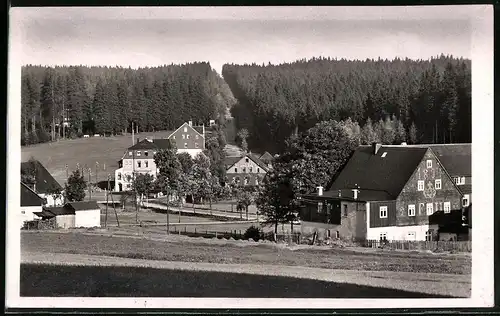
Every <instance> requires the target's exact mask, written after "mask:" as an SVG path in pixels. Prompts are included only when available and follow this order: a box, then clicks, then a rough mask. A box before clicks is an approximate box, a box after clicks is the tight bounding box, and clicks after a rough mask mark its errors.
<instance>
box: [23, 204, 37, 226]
mask: <svg viewBox="0 0 500 316" xmlns="http://www.w3.org/2000/svg"><path fill="white" fill-rule="evenodd" d="M41 211H42V206H41V205H40V206H21V211H20V214H19V222H20V225H21V227H23V226H24V222H25V221H32V220H35V219H38V216H36V215H35V214H33V213H34V212H41Z"/></svg>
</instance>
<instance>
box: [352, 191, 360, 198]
mask: <svg viewBox="0 0 500 316" xmlns="http://www.w3.org/2000/svg"><path fill="white" fill-rule="evenodd" d="M352 192H353V194H354V199H355V200H357V199H358V193H359V189H353V190H352Z"/></svg>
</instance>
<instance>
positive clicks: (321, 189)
mask: <svg viewBox="0 0 500 316" xmlns="http://www.w3.org/2000/svg"><path fill="white" fill-rule="evenodd" d="M316 189H318V196H322V195H323V187H322V186H321V185H320V186H319V187H316Z"/></svg>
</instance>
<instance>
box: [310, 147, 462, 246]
mask: <svg viewBox="0 0 500 316" xmlns="http://www.w3.org/2000/svg"><path fill="white" fill-rule="evenodd" d="M326 189H327V190H326V192H325V193H324V194H323V193H321V195H319V193H318V194H316V195H305V196H303V199H304V200H305V201H306V202H305V203H303V205H304V207H303V211H302V212H301V219H302V226H303V230H315V231H318V230H323V231H324V230H331V231H333V232H334V233H327V234H329V235H330V236H332V235H333V236H336V237H337V238H345V239H372V240H373V239H375V240H379V239H387V240H439V239H445V240H449V239H450V234H453V233H454V234H455V238H457V236H459V235H460V234H462V233H463V227H462V212H463V206H462V204H463V193H462V192H461V191H460V189H459V187H458V186H457V185H456V183H455V181H454V179H453V178H452V177H451V176H450V174H449V173H448V172H447V170H446V169H445V167H444V166H443V164H442V163H441V161H440V159H439V158H438V156H437V155H436V154H435V152H434V151H433V149H432V148H430V147H426V146H420V147H416V146H415V147H411V146H382V145H380V144H374V145H373V146H361V147H359V148H358V149H357V150H356V151H355V152H354V154H353V155H352V157H351V158H350V159H349V161H348V162H347V164H346V165H345V166H344V168H343V169H342V170H341V171H340V173H339V174H338V175H337V176H336V177H335V178H334V179H333V180H332V181H331V182H330V184H329V186H328V187H327V188H326ZM321 191H322V190H321ZM315 200H317V202H316V203H315V202H314V201H315ZM325 205H326V206H325ZM339 209H340V214H341V216H340V221H339V216H338V214H339ZM312 213H316V214H324V215H321V216H319V217H317V218H314V216H312V215H311V214H312ZM332 216H333V218H335V221H333V222H328V219H330V218H332ZM324 218H327V221H325V220H324ZM354 219H355V220H354ZM363 219H365V221H363ZM318 223H320V225H318ZM325 224H326V225H325ZM363 232H365V234H364V236H363ZM452 238H453V237H452Z"/></svg>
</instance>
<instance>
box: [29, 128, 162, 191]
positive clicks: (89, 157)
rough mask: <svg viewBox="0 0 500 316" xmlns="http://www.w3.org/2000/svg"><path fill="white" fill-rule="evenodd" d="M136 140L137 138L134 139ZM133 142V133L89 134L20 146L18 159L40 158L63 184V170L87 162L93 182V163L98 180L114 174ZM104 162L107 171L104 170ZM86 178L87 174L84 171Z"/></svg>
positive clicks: (143, 134)
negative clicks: (106, 135) (92, 135)
mask: <svg viewBox="0 0 500 316" xmlns="http://www.w3.org/2000/svg"><path fill="white" fill-rule="evenodd" d="M167 134H168V132H156V133H139V134H137V135H136V137H139V138H141V139H144V138H145V137H155V138H160V137H166V136H168V135H167ZM136 140H137V138H136ZM131 145H132V136H131V135H125V136H115V137H90V138H79V139H68V140H61V141H58V142H53V143H44V144H37V145H33V146H27V147H22V148H21V159H22V161H27V160H28V159H29V158H30V157H31V156H33V157H34V158H36V159H38V160H40V162H41V163H42V164H43V165H44V166H45V167H46V168H47V170H48V171H49V172H50V173H51V174H52V176H54V178H55V179H56V180H57V181H58V182H59V183H60V184H63V183H64V182H66V169H65V165H66V164H67V165H68V168H69V171H70V173H71V171H72V170H75V169H76V164H77V163H79V164H80V166H84V165H87V166H89V167H91V168H92V182H94V181H95V166H96V162H99V164H100V169H99V171H98V177H99V178H98V179H99V181H103V180H106V177H107V175H108V174H111V175H112V177H114V172H115V169H117V168H118V160H120V159H121V158H122V156H123V154H124V153H125V150H126V149H127V148H128V147H130V146H131ZM104 165H106V170H103V167H104ZM86 177H88V174H86Z"/></svg>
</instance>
